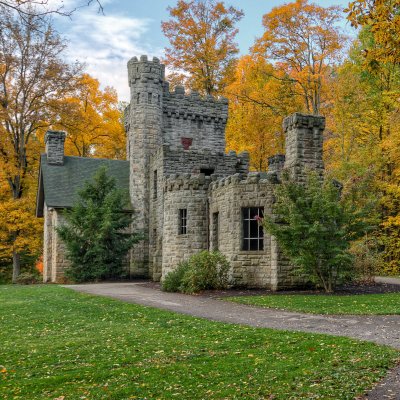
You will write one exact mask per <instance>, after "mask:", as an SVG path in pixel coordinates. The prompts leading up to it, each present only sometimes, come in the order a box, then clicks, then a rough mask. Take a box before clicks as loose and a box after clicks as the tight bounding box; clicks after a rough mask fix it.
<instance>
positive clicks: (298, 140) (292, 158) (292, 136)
mask: <svg viewBox="0 0 400 400" xmlns="http://www.w3.org/2000/svg"><path fill="white" fill-rule="evenodd" d="M324 128H325V117H322V116H319V115H307V114H301V113H294V114H292V115H290V116H288V117H287V118H285V119H284V121H283V129H284V131H285V136H286V158H285V165H284V168H285V169H287V170H288V171H289V172H290V174H291V176H292V178H293V179H295V180H298V181H303V180H304V178H305V174H306V171H307V170H314V171H317V172H318V173H320V172H321V173H322V171H323V169H324V163H323V159H322V156H323V132H324Z"/></svg>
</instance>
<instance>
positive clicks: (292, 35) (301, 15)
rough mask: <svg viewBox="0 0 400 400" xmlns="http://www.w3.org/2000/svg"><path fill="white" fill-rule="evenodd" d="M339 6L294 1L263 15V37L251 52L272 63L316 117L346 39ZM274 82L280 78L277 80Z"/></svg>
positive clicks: (299, 0) (306, 108) (301, 0)
mask: <svg viewBox="0 0 400 400" xmlns="http://www.w3.org/2000/svg"><path fill="white" fill-rule="evenodd" d="M340 19H341V10H340V8H339V7H336V6H331V7H326V8H324V7H321V6H319V5H317V4H312V3H308V1H307V0H296V1H295V2H293V3H288V4H284V5H282V6H279V7H275V8H273V9H272V11H271V12H269V13H268V14H265V15H264V16H263V26H264V29H265V32H264V34H263V35H262V37H261V38H259V39H258V40H257V41H256V43H255V45H254V47H253V49H252V51H253V53H255V54H258V55H261V56H264V57H266V58H267V59H270V60H273V61H275V62H276V63H277V65H279V69H284V70H285V71H286V73H287V78H285V79H290V80H292V81H293V82H295V83H296V85H297V91H298V93H299V94H300V95H301V96H302V98H303V102H304V106H303V108H304V110H305V111H307V112H310V113H313V114H319V113H320V112H321V107H322V105H323V103H324V86H325V82H326V79H327V77H328V76H329V74H330V73H331V67H332V65H334V64H335V62H337V61H338V60H339V59H340V56H341V49H342V46H343V43H344V40H345V37H344V35H343V34H342V33H341V31H340V28H339V26H338V22H339V21H340ZM276 78H277V79H281V78H279V77H276Z"/></svg>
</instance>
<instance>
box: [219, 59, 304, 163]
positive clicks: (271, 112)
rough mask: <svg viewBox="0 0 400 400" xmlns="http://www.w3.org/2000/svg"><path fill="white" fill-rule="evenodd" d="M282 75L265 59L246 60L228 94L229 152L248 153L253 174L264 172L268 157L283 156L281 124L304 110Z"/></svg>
mask: <svg viewBox="0 0 400 400" xmlns="http://www.w3.org/2000/svg"><path fill="white" fill-rule="evenodd" d="M283 75H284V72H282V71H279V70H277V69H275V68H274V67H273V66H272V64H270V63H268V62H267V61H266V60H265V59H264V58H262V57H251V56H244V57H242V58H241V59H240V60H239V62H238V65H237V68H236V72H235V76H234V80H233V83H232V84H231V85H229V86H228V87H227V88H226V90H225V95H226V96H227V97H228V98H229V99H230V106H229V121H228V125H227V130H226V140H227V149H228V150H235V151H238V152H241V151H249V152H250V167H251V168H252V169H253V170H257V171H265V170H266V169H267V167H268V162H267V161H268V157H269V156H272V155H274V154H277V153H283V152H284V140H285V139H284V135H283V132H282V120H283V118H284V117H285V116H287V115H289V114H291V113H292V112H294V111H298V110H299V108H300V107H301V104H300V99H299V98H297V97H293V84H292V82H291V81H288V80H285V79H283ZM276 77H278V78H279V77H281V78H282V79H277V78H276Z"/></svg>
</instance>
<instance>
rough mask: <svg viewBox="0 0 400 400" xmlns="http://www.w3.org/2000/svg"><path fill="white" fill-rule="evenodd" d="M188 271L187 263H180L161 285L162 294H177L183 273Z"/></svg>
mask: <svg viewBox="0 0 400 400" xmlns="http://www.w3.org/2000/svg"><path fill="white" fill-rule="evenodd" d="M188 269H189V264H188V262H187V261H184V262H181V263H180V264H178V266H177V267H176V268H175V269H174V270H173V271H171V272H170V273H168V274H167V276H166V277H165V279H164V280H163V283H162V290H164V292H179V291H180V290H179V288H180V286H181V283H182V279H183V276H184V274H185V272H186V271H187V270H188Z"/></svg>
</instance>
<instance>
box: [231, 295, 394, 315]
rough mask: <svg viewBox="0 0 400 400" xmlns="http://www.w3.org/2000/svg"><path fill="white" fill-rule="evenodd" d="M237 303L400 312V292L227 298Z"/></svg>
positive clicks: (352, 312) (350, 311)
mask: <svg viewBox="0 0 400 400" xmlns="http://www.w3.org/2000/svg"><path fill="white" fill-rule="evenodd" d="M224 300H230V301H234V302H236V303H242V304H250V305H254V306H259V307H266V308H277V309H282V310H290V311H299V312H304V313H311V314H350V315H389V314H400V293H384V294H357V295H314V294H312V295H300V294H293V295H280V294H276V295H263V296H237V297H229V298H224Z"/></svg>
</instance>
